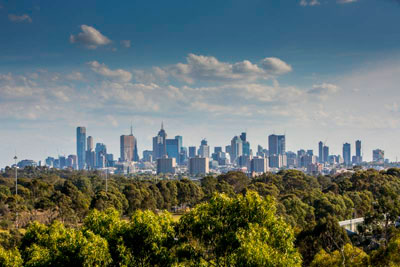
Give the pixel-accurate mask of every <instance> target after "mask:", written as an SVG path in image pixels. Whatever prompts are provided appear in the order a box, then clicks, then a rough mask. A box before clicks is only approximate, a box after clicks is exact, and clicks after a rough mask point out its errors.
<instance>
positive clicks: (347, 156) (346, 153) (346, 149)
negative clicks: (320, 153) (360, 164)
mask: <svg viewBox="0 0 400 267" xmlns="http://www.w3.org/2000/svg"><path fill="white" fill-rule="evenodd" d="M343 160H344V164H345V165H350V164H351V146H350V144H349V143H345V144H343Z"/></svg>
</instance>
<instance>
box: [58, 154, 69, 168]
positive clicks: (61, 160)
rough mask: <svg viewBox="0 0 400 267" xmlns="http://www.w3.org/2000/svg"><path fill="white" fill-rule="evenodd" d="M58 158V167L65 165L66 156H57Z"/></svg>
mask: <svg viewBox="0 0 400 267" xmlns="http://www.w3.org/2000/svg"><path fill="white" fill-rule="evenodd" d="M58 160H59V161H60V169H64V168H65V167H67V158H66V157H65V156H58Z"/></svg>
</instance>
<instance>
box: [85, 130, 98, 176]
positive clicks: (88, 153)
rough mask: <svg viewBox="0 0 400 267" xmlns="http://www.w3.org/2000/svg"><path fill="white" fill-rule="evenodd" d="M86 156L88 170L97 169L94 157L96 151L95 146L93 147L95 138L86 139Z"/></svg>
mask: <svg viewBox="0 0 400 267" xmlns="http://www.w3.org/2000/svg"><path fill="white" fill-rule="evenodd" d="M86 144H87V147H86V155H85V157H86V158H85V159H86V160H85V161H86V168H87V169H93V168H94V167H95V161H96V160H95V158H93V157H92V155H93V153H92V152H93V151H94V145H93V137H92V136H88V137H87V139H86Z"/></svg>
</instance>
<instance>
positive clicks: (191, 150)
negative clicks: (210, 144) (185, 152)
mask: <svg viewBox="0 0 400 267" xmlns="http://www.w3.org/2000/svg"><path fill="white" fill-rule="evenodd" d="M196 155H197V153H196V147H195V146H190V147H189V158H194V157H196Z"/></svg>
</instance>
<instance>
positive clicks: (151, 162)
mask: <svg viewBox="0 0 400 267" xmlns="http://www.w3.org/2000/svg"><path fill="white" fill-rule="evenodd" d="M152 141H153V142H152V150H144V151H143V155H142V157H141V158H140V157H139V152H138V148H137V138H136V137H135V136H134V135H133V131H132V127H131V132H130V134H129V135H121V136H120V156H119V158H118V159H115V158H114V155H113V154H111V153H107V146H106V145H105V144H103V143H96V144H95V143H94V139H93V137H92V136H87V133H86V128H85V127H77V129H76V151H77V152H76V155H69V156H67V157H66V156H59V157H58V158H53V157H48V158H47V159H46V160H45V164H46V165H47V166H49V167H52V168H59V169H64V168H72V169H77V170H95V169H102V170H107V172H108V171H110V172H112V173H117V174H134V173H150V174H168V175H175V174H185V175H189V176H192V177H196V176H201V175H205V174H208V173H216V174H219V173H224V172H227V171H231V170H239V171H243V172H245V173H247V174H249V175H258V174H261V173H265V172H267V171H278V170H280V169H299V170H303V171H305V172H308V173H331V172H332V171H334V170H336V169H339V168H347V167H350V166H353V165H363V164H364V165H365V164H367V163H366V162H364V161H363V158H362V149H361V141H360V140H357V141H356V142H355V155H352V153H351V144H350V143H345V144H343V151H342V155H332V154H330V153H329V146H327V145H326V144H325V143H324V142H322V141H320V142H319V143H318V155H315V154H314V152H313V150H311V149H308V150H304V149H300V150H298V151H297V153H295V152H292V151H286V136H285V135H276V134H272V135H269V136H268V148H263V147H262V146H261V145H258V146H257V149H256V150H253V149H251V146H250V142H249V140H248V139H247V134H246V133H245V132H243V133H241V134H240V135H237V136H234V137H233V138H232V139H231V142H230V144H228V145H226V146H224V147H223V146H215V147H214V149H213V150H211V148H210V146H209V145H208V142H207V140H206V139H203V140H201V142H200V145H199V146H198V147H197V146H189V147H185V146H184V145H183V137H182V136H180V135H177V136H175V137H174V138H168V136H167V133H166V131H165V129H164V125H163V124H161V129H160V130H159V132H158V133H157V135H156V136H155V137H153V140H152ZM384 163H385V157H384V151H383V150H380V149H376V150H374V151H373V163H368V164H384ZM18 165H19V167H24V166H34V165H35V162H33V161H29V160H25V161H21V162H19V163H18Z"/></svg>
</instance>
